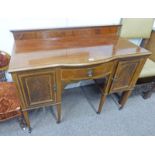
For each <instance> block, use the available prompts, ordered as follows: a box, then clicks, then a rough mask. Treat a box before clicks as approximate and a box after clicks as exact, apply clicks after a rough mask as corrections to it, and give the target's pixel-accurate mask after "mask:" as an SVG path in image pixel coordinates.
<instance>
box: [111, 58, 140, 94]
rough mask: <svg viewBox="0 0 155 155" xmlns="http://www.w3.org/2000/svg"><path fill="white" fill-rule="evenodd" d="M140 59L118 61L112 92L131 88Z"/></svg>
mask: <svg viewBox="0 0 155 155" xmlns="http://www.w3.org/2000/svg"><path fill="white" fill-rule="evenodd" d="M139 62H140V60H129V61H120V62H119V63H118V66H117V69H116V72H115V76H114V78H113V82H112V85H111V89H110V92H115V91H118V90H121V89H122V90H123V89H125V88H129V87H130V85H131V82H132V78H133V76H134V74H135V72H136V70H137V68H138V65H139Z"/></svg>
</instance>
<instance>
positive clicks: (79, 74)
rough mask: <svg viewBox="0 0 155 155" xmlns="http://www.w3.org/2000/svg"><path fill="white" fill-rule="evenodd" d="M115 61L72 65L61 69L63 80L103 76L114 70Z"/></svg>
mask: <svg viewBox="0 0 155 155" xmlns="http://www.w3.org/2000/svg"><path fill="white" fill-rule="evenodd" d="M112 68H113V63H112V62H108V63H104V64H99V65H90V66H86V67H70V68H63V69H62V70H61V79H62V80H82V79H95V78H100V77H103V76H104V75H107V74H108V73H110V72H111V71H112Z"/></svg>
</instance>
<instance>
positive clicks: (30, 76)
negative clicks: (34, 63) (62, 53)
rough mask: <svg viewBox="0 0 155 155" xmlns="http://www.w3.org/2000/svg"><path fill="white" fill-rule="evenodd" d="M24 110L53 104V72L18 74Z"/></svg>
mask: <svg viewBox="0 0 155 155" xmlns="http://www.w3.org/2000/svg"><path fill="white" fill-rule="evenodd" d="M18 77H19V83H20V86H21V89H22V94H23V98H24V101H25V105H26V108H33V107H36V106H45V105H46V104H53V103H54V102H55V96H56V94H55V93H56V89H55V84H56V80H55V71H51V72H49V71H48V72H45V71H33V72H32V71H31V72H24V73H20V74H18Z"/></svg>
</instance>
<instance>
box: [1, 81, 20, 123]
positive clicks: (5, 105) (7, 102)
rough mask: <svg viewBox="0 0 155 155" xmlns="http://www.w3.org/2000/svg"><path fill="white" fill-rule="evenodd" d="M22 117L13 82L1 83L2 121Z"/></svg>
mask: <svg viewBox="0 0 155 155" xmlns="http://www.w3.org/2000/svg"><path fill="white" fill-rule="evenodd" d="M18 116H21V111H20V100H19V97H18V95H17V90H16V86H15V84H14V83H13V82H0V121H5V120H8V119H11V118H14V117H18Z"/></svg>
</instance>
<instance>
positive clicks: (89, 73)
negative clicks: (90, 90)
mask: <svg viewBox="0 0 155 155" xmlns="http://www.w3.org/2000/svg"><path fill="white" fill-rule="evenodd" d="M87 75H88V77H92V76H93V70H92V69H91V68H89V69H88V72H87Z"/></svg>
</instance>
